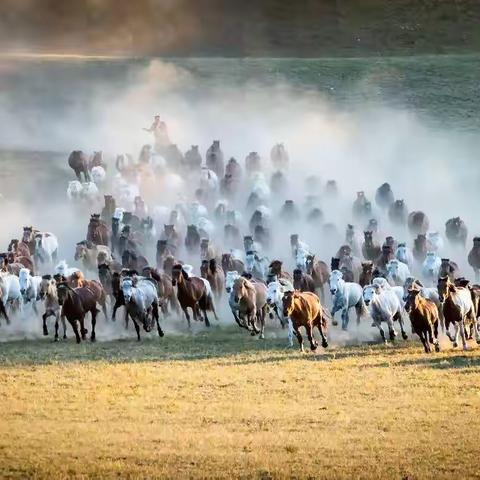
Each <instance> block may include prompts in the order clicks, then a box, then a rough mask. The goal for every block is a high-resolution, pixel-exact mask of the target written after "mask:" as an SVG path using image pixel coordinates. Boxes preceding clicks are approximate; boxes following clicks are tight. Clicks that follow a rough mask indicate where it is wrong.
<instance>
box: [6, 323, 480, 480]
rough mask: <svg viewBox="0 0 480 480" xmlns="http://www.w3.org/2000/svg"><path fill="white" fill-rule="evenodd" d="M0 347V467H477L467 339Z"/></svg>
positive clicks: (419, 472)
mask: <svg viewBox="0 0 480 480" xmlns="http://www.w3.org/2000/svg"><path fill="white" fill-rule="evenodd" d="M284 345H285V343H284V339H279V340H275V339H273V340H272V339H270V340H266V341H265V342H261V341H258V340H255V339H252V338H250V337H248V336H247V335H245V334H244V333H243V332H239V331H237V330H235V329H231V328H220V327H217V328H214V329H213V331H209V332H205V333H199V334H196V335H191V336H186V335H181V336H170V337H168V336H167V337H165V338H164V339H162V340H159V339H158V338H155V337H153V336H152V337H151V338H148V339H144V340H142V342H141V343H139V344H137V342H136V341H134V340H133V339H132V340H121V341H113V342H105V343H101V342H100V343H97V344H90V343H84V344H82V345H80V346H77V345H75V344H73V342H72V341H71V340H70V341H68V342H60V343H58V344H52V343H51V342H50V341H48V340H45V341H43V340H42V341H40V340H38V341H19V342H10V343H3V344H0V347H1V348H0V404H1V405H2V413H1V420H0V472H1V474H0V476H1V477H3V478H25V477H27V476H28V477H37V478H66V477H92V476H93V477H117V476H121V477H132V478H136V477H144V478H145V477H149V478H152V477H165V478H166V477H169V478H177V479H178V478H193V477H195V478H197V477H200V478H233V477H240V478H262V479H264V478H402V479H415V478H419V479H420V478H421V479H424V478H437V479H438V478H479V477H480V472H479V470H478V468H477V465H478V454H479V453H480V447H479V443H478V438H477V437H478V435H477V434H476V433H475V432H478V430H479V428H480V417H479V415H478V412H479V407H480V390H479V388H478V385H479V384H480V350H479V349H476V348H474V349H472V350H471V351H469V352H465V353H464V352H459V351H451V350H446V349H445V350H444V351H442V352H441V353H438V354H432V355H429V356H427V355H425V354H423V353H421V348H420V345H419V343H417V342H408V343H407V344H401V345H400V346H395V347H384V346H379V345H367V346H362V347H353V346H352V347H338V348H336V347H332V348H329V349H328V351H327V352H324V351H319V352H318V353H308V354H305V355H302V354H300V353H299V352H298V351H297V350H286V349H285V348H284Z"/></svg>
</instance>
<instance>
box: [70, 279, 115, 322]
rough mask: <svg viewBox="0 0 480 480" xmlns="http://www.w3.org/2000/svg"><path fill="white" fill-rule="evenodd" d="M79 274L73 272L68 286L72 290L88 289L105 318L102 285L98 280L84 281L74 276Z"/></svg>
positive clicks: (104, 300) (105, 307) (105, 303)
mask: <svg viewBox="0 0 480 480" xmlns="http://www.w3.org/2000/svg"><path fill="white" fill-rule="evenodd" d="M78 273H79V272H75V273H73V274H72V277H73V278H72V280H71V283H70V286H71V287H72V288H82V287H86V288H89V289H90V291H91V292H92V293H93V294H94V295H95V300H96V302H97V303H98V304H99V305H100V306H101V307H102V312H103V314H104V315H105V318H107V294H106V292H105V290H104V288H103V285H102V283H101V282H100V281H98V280H85V278H83V275H82V276H79V275H78V276H75V275H76V274H78Z"/></svg>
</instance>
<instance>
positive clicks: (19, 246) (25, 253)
mask: <svg viewBox="0 0 480 480" xmlns="http://www.w3.org/2000/svg"><path fill="white" fill-rule="evenodd" d="M7 250H8V251H9V252H11V253H13V255H15V256H16V257H27V258H30V257H31V253H30V248H29V246H28V244H26V243H24V242H20V241H19V240H18V238H13V239H12V240H10V243H9V245H8V249H7ZM26 268H28V267H26Z"/></svg>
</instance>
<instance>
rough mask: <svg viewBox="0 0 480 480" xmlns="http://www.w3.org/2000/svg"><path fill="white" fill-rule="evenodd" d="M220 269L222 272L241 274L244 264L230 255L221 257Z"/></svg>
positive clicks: (226, 254) (225, 254)
mask: <svg viewBox="0 0 480 480" xmlns="http://www.w3.org/2000/svg"><path fill="white" fill-rule="evenodd" d="M222 268H223V271H224V272H243V271H244V270H245V264H244V263H243V262H242V261H241V260H239V259H238V258H234V257H233V256H232V254H231V253H224V254H223V255H222Z"/></svg>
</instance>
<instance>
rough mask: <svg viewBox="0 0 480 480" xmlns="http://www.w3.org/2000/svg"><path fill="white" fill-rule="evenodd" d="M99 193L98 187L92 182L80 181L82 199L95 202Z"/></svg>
mask: <svg viewBox="0 0 480 480" xmlns="http://www.w3.org/2000/svg"><path fill="white" fill-rule="evenodd" d="M99 198H100V193H99V191H98V187H97V186H96V185H95V183H93V182H84V183H82V199H83V200H85V201H87V202H95V201H97V200H99Z"/></svg>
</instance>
